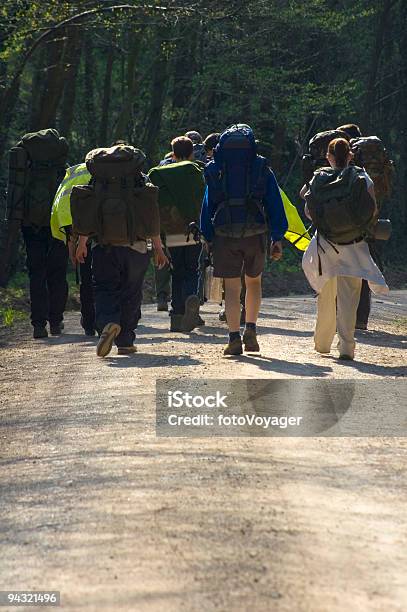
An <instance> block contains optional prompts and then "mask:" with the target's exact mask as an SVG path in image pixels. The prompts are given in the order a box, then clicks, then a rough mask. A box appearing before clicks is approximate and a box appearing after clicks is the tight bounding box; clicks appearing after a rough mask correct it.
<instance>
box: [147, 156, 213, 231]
mask: <svg viewBox="0 0 407 612" xmlns="http://www.w3.org/2000/svg"><path fill="white" fill-rule="evenodd" d="M149 178H150V180H151V182H152V183H154V185H156V186H157V187H158V188H159V190H160V191H159V196H158V201H159V206H160V219H161V230H162V233H163V234H166V235H176V234H186V233H187V231H188V225H189V224H190V223H191V222H193V221H197V220H198V219H199V214H200V210H201V205H202V199H203V195H204V191H205V181H204V177H203V171H202V167H201V166H200V165H199V164H198V163H197V162H192V161H181V162H174V163H172V164H167V165H164V166H157V167H155V168H152V169H151V170H150V172H149Z"/></svg>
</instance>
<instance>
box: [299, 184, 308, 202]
mask: <svg viewBox="0 0 407 612" xmlns="http://www.w3.org/2000/svg"><path fill="white" fill-rule="evenodd" d="M308 189H309V187H308V185H307V184H305V185H304V186H303V187H302V189H301V191H300V198H301V199H302V200H305V194H306V193H307V191H308Z"/></svg>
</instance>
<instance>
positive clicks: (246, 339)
mask: <svg viewBox="0 0 407 612" xmlns="http://www.w3.org/2000/svg"><path fill="white" fill-rule="evenodd" d="M243 344H244V350H245V351H246V352H247V353H258V352H259V351H260V347H259V343H258V342H257V335H256V332H255V331H254V329H245V330H244V334H243Z"/></svg>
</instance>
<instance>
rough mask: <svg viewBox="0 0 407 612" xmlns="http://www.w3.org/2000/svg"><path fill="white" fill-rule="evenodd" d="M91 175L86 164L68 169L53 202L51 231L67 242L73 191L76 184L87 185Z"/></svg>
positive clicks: (54, 235) (56, 236)
mask: <svg viewBox="0 0 407 612" xmlns="http://www.w3.org/2000/svg"><path fill="white" fill-rule="evenodd" d="M90 179H91V175H90V173H89V171H88V169H87V168H86V164H85V163H83V164H78V165H77V166H71V167H70V168H68V169H67V171H66V174H65V176H64V180H63V181H62V183H61V184H60V186H59V187H58V191H57V192H56V194H55V198H54V201H53V203H52V210H51V232H52V235H53V237H54V238H57V239H58V240H62V241H63V242H65V243H66V230H64V228H65V227H68V226H70V225H72V216H71V192H72V188H73V187H74V186H75V185H87V184H88V183H89V181H90Z"/></svg>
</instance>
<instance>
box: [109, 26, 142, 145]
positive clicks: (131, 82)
mask: <svg viewBox="0 0 407 612" xmlns="http://www.w3.org/2000/svg"><path fill="white" fill-rule="evenodd" d="M130 36H132V43H131V45H130V49H129V58H128V62H127V76H126V87H125V89H124V95H123V104H122V108H121V110H120V113H119V118H118V120H117V124H116V129H115V132H114V134H115V139H116V140H117V139H119V138H120V139H125V138H127V136H128V123H129V119H130V115H131V110H132V106H133V102H134V98H135V95H136V89H137V59H138V55H139V51H140V43H141V35H140V34H138V33H130Z"/></svg>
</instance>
